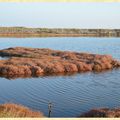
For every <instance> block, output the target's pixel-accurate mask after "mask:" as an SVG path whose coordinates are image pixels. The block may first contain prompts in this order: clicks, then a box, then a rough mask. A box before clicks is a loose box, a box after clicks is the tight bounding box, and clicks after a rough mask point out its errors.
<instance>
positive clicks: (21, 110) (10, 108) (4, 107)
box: [0, 103, 44, 118]
mask: <svg viewBox="0 0 120 120" xmlns="http://www.w3.org/2000/svg"><path fill="white" fill-rule="evenodd" d="M3 117H5V118H6V117H7V118H16V117H44V115H43V113H41V112H38V111H33V110H30V109H29V108H27V107H24V106H22V105H17V104H13V103H7V104H1V105H0V118H3Z"/></svg>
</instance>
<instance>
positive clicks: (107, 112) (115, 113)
mask: <svg viewBox="0 0 120 120" xmlns="http://www.w3.org/2000/svg"><path fill="white" fill-rule="evenodd" d="M80 117H112V118H113V117H120V108H114V109H108V108H100V109H92V110H90V111H89V112H86V113H83V114H82V115H81V116H80Z"/></svg>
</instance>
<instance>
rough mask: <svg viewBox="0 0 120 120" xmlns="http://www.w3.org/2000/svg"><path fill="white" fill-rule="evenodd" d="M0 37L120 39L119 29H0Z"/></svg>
mask: <svg viewBox="0 0 120 120" xmlns="http://www.w3.org/2000/svg"><path fill="white" fill-rule="evenodd" d="M0 37H120V29H69V28H68V29H67V28H63V29H62V28H51V29H50V28H26V27H0Z"/></svg>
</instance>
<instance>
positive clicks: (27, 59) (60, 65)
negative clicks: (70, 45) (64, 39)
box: [0, 47, 120, 77]
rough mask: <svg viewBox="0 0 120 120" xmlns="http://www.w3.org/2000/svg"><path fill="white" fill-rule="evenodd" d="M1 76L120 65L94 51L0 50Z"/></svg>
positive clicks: (101, 68) (90, 69)
mask: <svg viewBox="0 0 120 120" xmlns="http://www.w3.org/2000/svg"><path fill="white" fill-rule="evenodd" d="M0 56H2V57H10V58H8V59H6V60H0V75H1V76H11V77H12V76H16V75H17V76H41V75H45V74H54V73H70V72H86V71H102V70H107V69H113V68H117V67H120V63H119V62H118V61H116V60H114V59H113V58H112V57H111V56H109V55H97V54H88V53H78V52H70V51H57V50H51V49H38V48H23V47H16V48H8V49H4V50H0Z"/></svg>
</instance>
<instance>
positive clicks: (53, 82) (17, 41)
mask: <svg viewBox="0 0 120 120" xmlns="http://www.w3.org/2000/svg"><path fill="white" fill-rule="evenodd" d="M16 46H21V47H33V48H51V49H55V50H69V51H78V52H89V53H97V54H98V53H99V54H110V55H112V56H113V57H114V58H115V59H118V60H120V38H92V37H91V38H82V37H61V38H59V37H53V38H52V37H51V38H0V49H4V48H8V47H16ZM0 59H6V58H0ZM119 91H120V69H114V70H109V71H105V72H101V73H94V72H87V73H81V74H72V75H64V76H62V75H61V76H60V75H59V76H42V77H39V78H17V79H6V78H2V77H1V78H0V103H1V104H2V103H6V102H13V103H17V104H22V105H25V106H27V107H29V108H31V109H33V110H40V111H41V112H43V113H44V114H45V115H46V116H47V115H48V103H49V102H52V113H51V117H77V116H79V115H80V114H81V113H83V112H86V111H88V110H90V109H92V108H96V107H109V108H113V107H120V92H119Z"/></svg>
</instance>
